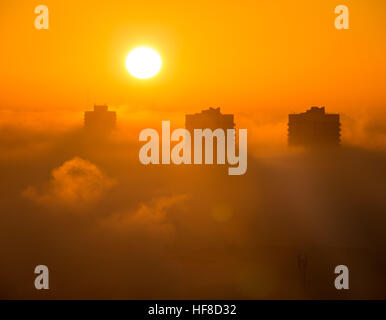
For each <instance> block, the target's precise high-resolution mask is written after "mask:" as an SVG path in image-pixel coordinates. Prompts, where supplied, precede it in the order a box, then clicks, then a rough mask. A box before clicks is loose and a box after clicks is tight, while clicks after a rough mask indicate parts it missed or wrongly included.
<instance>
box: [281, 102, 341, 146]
mask: <svg viewBox="0 0 386 320" xmlns="http://www.w3.org/2000/svg"><path fill="white" fill-rule="evenodd" d="M339 144H340V119H339V114H328V113H326V112H325V109H324V107H321V108H318V107H311V109H309V110H307V111H306V112H303V113H298V114H295V113H294V114H289V115H288V145H290V146H306V147H307V146H320V145H328V146H338V145H339Z"/></svg>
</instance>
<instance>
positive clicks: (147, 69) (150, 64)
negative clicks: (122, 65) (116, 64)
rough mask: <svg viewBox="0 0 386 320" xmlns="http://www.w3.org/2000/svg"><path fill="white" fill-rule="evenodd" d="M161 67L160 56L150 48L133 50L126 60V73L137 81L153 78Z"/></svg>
mask: <svg viewBox="0 0 386 320" xmlns="http://www.w3.org/2000/svg"><path fill="white" fill-rule="evenodd" d="M161 65H162V60H161V57H160V55H159V54H158V52H157V51H155V50H153V49H151V48H146V47H139V48H135V49H133V50H131V51H130V53H129V55H128V56H127V58H126V68H127V71H129V73H130V74H131V75H132V76H133V77H136V78H138V79H148V78H151V77H154V76H155V75H156V74H157V73H158V72H159V71H160V69H161Z"/></svg>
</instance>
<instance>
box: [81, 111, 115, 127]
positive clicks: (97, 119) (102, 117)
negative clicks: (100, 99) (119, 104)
mask: <svg viewBox="0 0 386 320" xmlns="http://www.w3.org/2000/svg"><path fill="white" fill-rule="evenodd" d="M116 118H117V117H116V113H115V111H109V110H108V106H106V105H94V111H86V112H85V113H84V127H85V129H86V131H90V132H93V133H108V132H110V131H112V130H113V129H114V128H115V126H116Z"/></svg>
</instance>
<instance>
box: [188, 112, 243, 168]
mask: <svg viewBox="0 0 386 320" xmlns="http://www.w3.org/2000/svg"><path fill="white" fill-rule="evenodd" d="M185 128H186V129H187V130H189V132H190V135H191V139H192V140H191V141H192V146H194V143H195V142H194V129H202V130H204V129H210V130H212V131H214V130H216V129H223V130H224V137H225V145H224V148H225V149H224V150H223V152H224V154H225V156H226V154H227V140H226V139H227V129H234V128H235V123H234V116H233V114H222V113H221V112H220V108H209V109H207V110H203V111H201V112H200V113H195V114H187V115H186V116H185ZM232 139H235V136H234V135H233V136H232ZM218 146H219V148H220V149H221V147H220V146H221V145H219V144H218V143H217V139H214V140H213V150H212V151H213V161H214V163H217V152H216V150H218ZM205 152H206V151H205V144H204V143H203V144H202V155H203V157H204V158H205ZM220 152H221V151H220Z"/></svg>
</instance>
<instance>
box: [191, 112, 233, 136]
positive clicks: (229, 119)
mask: <svg viewBox="0 0 386 320" xmlns="http://www.w3.org/2000/svg"><path fill="white" fill-rule="evenodd" d="M185 127H186V129H188V130H189V131H191V132H192V133H193V130H194V129H212V130H215V129H219V128H220V129H224V130H225V131H226V130H227V129H234V127H235V123H234V116H233V114H222V113H221V112H220V108H209V109H208V110H203V111H201V112H200V113H195V114H187V115H186V116H185Z"/></svg>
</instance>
